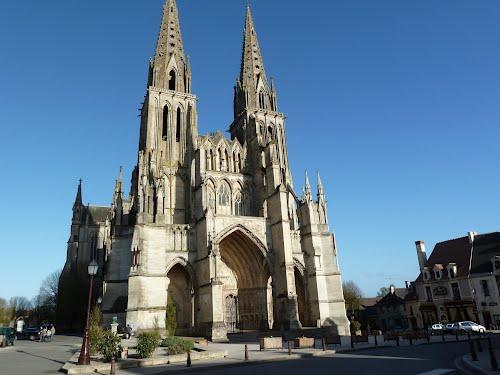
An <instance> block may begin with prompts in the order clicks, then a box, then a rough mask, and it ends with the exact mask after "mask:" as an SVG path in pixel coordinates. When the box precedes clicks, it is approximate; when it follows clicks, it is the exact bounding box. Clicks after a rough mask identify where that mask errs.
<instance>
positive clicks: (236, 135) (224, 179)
mask: <svg viewBox="0 0 500 375" xmlns="http://www.w3.org/2000/svg"><path fill="white" fill-rule="evenodd" d="M234 93H235V94H234V121H233V123H232V124H231V125H230V127H229V129H230V139H228V138H226V137H225V136H224V135H223V134H222V133H221V132H216V133H214V134H209V135H205V136H202V135H199V134H198V126H197V124H198V118H197V110H196V96H195V95H194V94H193V93H192V92H191V70H190V65H189V60H187V59H186V57H185V54H184V48H183V43H182V37H181V32H180V24H179V18H178V10H177V5H176V3H175V0H169V1H168V3H167V4H166V5H165V7H164V10H163V19H162V25H161V28H160V34H159V38H158V43H157V48H156V54H155V57H154V58H153V59H151V60H150V65H149V78H148V89H147V92H146V96H145V100H144V104H143V107H142V111H141V126H140V139H139V152H138V162H137V166H136V167H135V169H134V171H133V174H132V186H131V192H130V194H129V196H128V197H125V196H124V194H123V191H122V177H121V174H120V177H119V178H118V180H117V182H116V186H115V191H114V194H113V201H112V202H113V203H112V205H111V207H109V208H106V210H107V212H108V215H107V216H106V218H105V220H103V221H100V222H98V223H96V224H95V229H94V230H92V233H95V234H94V237H92V235H90V234H89V235H90V236H91V238H93V239H94V240H93V241H94V242H93V244H92V246H93V247H92V248H93V249H95V252H94V253H92V254H91V255H92V256H93V257H95V258H98V261H99V262H100V264H101V266H102V267H101V273H100V274H99V278H100V280H102V283H100V284H98V285H99V286H98V288H99V291H98V293H97V295H99V293H100V295H102V304H101V310H102V312H103V314H104V319H105V321H106V322H109V321H111V319H112V317H113V316H117V317H118V319H119V321H120V322H121V323H122V324H125V323H127V324H132V325H133V326H134V327H135V328H136V329H138V330H148V329H152V328H154V327H155V326H156V325H157V326H158V327H160V328H164V327H165V317H166V311H167V304H168V303H173V304H174V305H175V310H176V315H177V323H178V327H177V333H178V334H202V335H204V336H207V337H209V338H211V339H212V340H214V341H224V340H226V339H227V333H228V332H233V331H238V330H242V329H244V330H266V329H273V328H274V329H298V328H300V327H303V326H314V327H316V326H318V325H321V326H324V327H330V328H331V329H332V330H333V331H335V332H338V333H339V334H341V335H348V334H349V322H348V320H347V318H346V313H345V304H344V298H343V293H342V282H341V274H340V270H339V266H338V260H337V248H336V245H335V238H334V235H333V234H332V233H331V232H330V230H329V225H328V216H327V210H326V199H325V194H324V191H323V185H322V183H321V180H320V179H319V176H318V192H317V199H313V196H312V192H311V187H310V184H309V180H308V178H307V176H306V183H305V189H304V194H303V196H301V197H299V196H298V195H297V194H296V193H295V192H294V188H293V183H292V175H291V171H290V167H289V162H288V150H287V144H286V136H285V116H284V114H283V113H281V112H279V110H278V104H277V95H276V90H275V87H274V84H272V83H269V81H268V79H267V77H266V73H265V71H264V64H263V60H262V55H261V53H260V48H259V43H258V40H257V34H256V31H255V26H254V23H253V19H252V15H251V11H250V8H248V9H247V15H246V20H245V33H244V42H243V54H242V63H241V74H240V77H239V78H238V80H237V82H236V86H235V91H234ZM91 209H93V208H92V207H85V206H83V204H82V200H81V185H80V187H79V196H78V197H77V200H76V202H75V205H74V209H73V210H74V217H73V224H72V230H71V233H72V236H71V238H70V241H69V243H68V259H67V262H66V265H65V267H64V271H63V274H62V276H61V283H60V288H61V291H62V294H61V296H63V297H61V299H60V303H59V304H60V305H61V306H62V305H64V304H65V300H64V296H65V295H67V294H68V293H67V292H66V290H67V289H68V288H67V281H68V280H69V279H71V278H72V277H74V278H76V279H78V280H83V282H84V281H85V275H84V271H83V273H82V272H81V270H82V268H81V267H82V265H83V263H85V262H88V261H90V259H91V258H90V256H89V255H90V253H88V252H86V253H84V254H81V252H83V251H84V250H82V249H86V246H87V244H88V243H89V242H88V238H89V235H84V236H82V235H81V234H82V233H87V232H89V231H90V228H91V225H93V224H92V222H90V221H88V220H87V221H85V218H83V217H81V214H80V212H82V211H85V210H91ZM85 241H87V242H85ZM77 258H78V259H79V260H77V262H80V263H78V264H79V265H80V266H76V265H75V259H77ZM82 262H83V263H82ZM85 266H86V265H85ZM78 267H80V268H79V269H80V272H79V273H78V274H77V273H75V276H71V277H70V274H71V272H73V271H72V270H73V269H76V268H78ZM78 308H80V309H82V306H79V307H78ZM68 314H69V312H68ZM63 316H64V314H63ZM62 320H64V318H62ZM63 323H64V322H61V324H63Z"/></svg>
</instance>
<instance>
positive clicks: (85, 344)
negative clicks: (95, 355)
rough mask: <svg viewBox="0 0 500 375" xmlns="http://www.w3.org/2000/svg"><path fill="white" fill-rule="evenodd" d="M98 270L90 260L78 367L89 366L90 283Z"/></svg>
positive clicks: (97, 266) (95, 264)
mask: <svg viewBox="0 0 500 375" xmlns="http://www.w3.org/2000/svg"><path fill="white" fill-rule="evenodd" d="M98 269H99V265H98V264H97V262H96V261H95V260H92V261H91V262H90V263H89V265H88V267H87V271H88V273H89V276H90V285H89V302H88V306H87V319H86V322H85V332H84V333H83V341H82V348H81V350H80V356H79V357H78V364H79V365H90V351H89V316H90V305H91V303H92V283H93V281H94V276H95V275H96V274H97V270H98Z"/></svg>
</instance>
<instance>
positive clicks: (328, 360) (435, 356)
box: [0, 336, 500, 375]
mask: <svg viewBox="0 0 500 375" xmlns="http://www.w3.org/2000/svg"><path fill="white" fill-rule="evenodd" d="M80 343H81V338H79V337H73V336H56V337H55V339H54V341H53V342H49V343H39V342H32V341H17V342H16V345H15V346H14V347H10V348H7V349H2V350H0V374H2V375H11V374H12V375H32V374H56V373H59V370H60V368H61V367H62V366H63V364H64V363H65V362H66V361H68V360H69V359H70V358H71V357H72V356H74V354H75V352H77V351H78V349H79V345H80ZM493 343H494V346H497V347H498V345H499V344H500V339H498V338H494V340H493ZM244 344H245V343H240V342H239V343H232V344H213V343H210V344H209V346H208V350H211V351H217V350H226V351H227V352H228V355H227V357H226V358H224V359H217V360H212V361H193V364H192V367H191V368H187V367H186V366H185V364H177V365H168V366H167V367H149V368H133V369H128V370H119V371H118V373H119V374H122V375H133V374H143V375H152V374H167V373H171V372H182V373H191V372H199V371H203V372H206V373H210V374H228V373H229V374H231V373H238V374H241V375H245V374H253V373H255V372H256V371H258V372H259V373H260V374H280V373H283V372H285V371H286V372H287V373H289V374H304V373H305V372H309V373H314V374H331V373H332V371H333V372H334V373H336V374H364V373H368V372H369V373H370V374H395V375H396V374H398V375H401V374H408V375H417V374H419V375H420V374H426V375H439V374H470V373H478V372H477V371H475V372H471V370H470V369H468V368H466V367H465V366H464V363H463V361H462V357H463V356H464V355H466V353H467V352H468V349H469V345H468V343H467V342H466V341H461V342H454V341H449V342H445V343H443V342H439V341H435V342H433V343H431V344H426V343H421V344H420V345H412V346H410V345H409V344H408V343H406V344H405V343H403V344H402V346H399V347H398V346H386V347H379V348H371V349H370V348H364V347H360V348H359V349H358V350H355V351H346V352H337V353H336V352H335V351H334V350H332V349H333V348H331V347H330V348H329V349H330V350H329V351H327V352H322V351H321V349H302V350H293V352H292V356H291V357H288V355H287V351H286V350H282V351H265V352H260V351H259V349H258V345H257V344H255V343H247V344H248V345H249V357H250V361H249V362H245V361H244V350H243V348H244ZM485 346H486V345H484V349H485V351H484V352H483V353H479V357H480V359H481V361H480V362H476V363H475V364H476V365H478V366H480V367H482V368H483V369H485V370H488V369H489V357H488V356H487V352H486V348H485ZM337 349H338V348H337ZM100 373H103V374H106V373H109V372H105V371H102V372H100ZM479 373H480V372H479Z"/></svg>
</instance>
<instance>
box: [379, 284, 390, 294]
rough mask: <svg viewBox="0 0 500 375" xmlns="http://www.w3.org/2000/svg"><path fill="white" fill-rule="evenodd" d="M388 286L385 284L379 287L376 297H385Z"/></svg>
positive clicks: (387, 292)
mask: <svg viewBox="0 0 500 375" xmlns="http://www.w3.org/2000/svg"><path fill="white" fill-rule="evenodd" d="M389 291H390V290H389V288H388V287H386V286H383V287H382V288H380V289H379V291H378V292H377V297H385V296H386V295H387V294H389Z"/></svg>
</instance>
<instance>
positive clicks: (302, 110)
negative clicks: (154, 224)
mask: <svg viewBox="0 0 500 375" xmlns="http://www.w3.org/2000/svg"><path fill="white" fill-rule="evenodd" d="M162 3H163V0H147V1H144V0H134V1H133V0H128V1H123V0H106V1H97V0H87V1H77V0H52V1H43V2H42V1H39V0H24V1H17V0H5V1H3V2H2V5H1V6H0V8H1V9H0V51H1V52H0V125H1V129H2V135H3V142H2V147H1V148H0V156H1V159H2V162H3V168H2V170H3V173H2V175H1V176H2V177H1V181H2V183H1V184H0V197H1V198H0V206H1V208H2V214H1V215H0V228H1V232H2V239H1V241H0V254H1V259H2V264H3V267H2V272H1V274H0V296H4V297H10V296H13V295H26V296H28V297H32V296H34V295H35V294H36V292H37V290H38V287H39V285H40V282H41V281H42V279H43V278H44V277H45V276H46V275H47V274H49V273H50V272H52V271H53V270H55V269H57V268H61V267H62V266H63V264H64V261H65V257H66V241H67V239H68V236H69V229H70V228H69V225H70V217H71V206H72V203H73V200H74V196H75V192H76V185H77V181H78V179H79V178H80V177H81V178H83V179H84V188H83V195H84V200H85V202H91V203H92V204H109V203H110V200H111V195H112V190H113V185H114V180H115V178H116V175H117V173H118V169H119V166H120V165H123V166H124V169H125V173H126V176H127V177H126V179H127V180H129V178H130V173H131V171H132V168H133V166H134V163H135V162H136V152H137V142H138V129H139V120H138V118H137V115H138V108H139V106H140V103H141V101H142V98H143V96H144V93H145V84H146V76H147V74H146V73H147V61H148V58H149V57H150V56H151V55H152V54H153V51H154V46H155V42H156V36H157V32H158V29H159V22H160V17H161V9H162ZM178 6H179V8H180V12H181V25H182V32H183V37H184V47H185V49H186V51H187V53H188V54H189V55H190V57H191V62H192V71H193V91H194V92H195V93H196V94H197V95H198V98H199V102H198V110H199V128H200V132H201V133H206V132H208V131H213V130H216V129H222V130H226V129H227V128H228V125H229V124H230V123H231V116H232V88H233V84H234V80H235V78H236V76H237V75H238V73H239V64H240V55H241V43H242V41H241V40H242V30H243V20H244V1H243V0H213V1H200V0H178ZM252 8H253V14H254V19H255V23H256V27H257V32H258V35H259V39H260V44H261V49H262V52H263V55H264V60H265V65H266V71H267V73H268V75H270V76H271V75H272V76H274V77H275V78H276V82H277V87H278V96H279V105H280V109H281V110H282V111H283V112H285V113H286V115H287V118H288V119H287V136H288V145H289V155H290V162H291V164H292V168H293V174H294V180H295V187H296V190H300V189H301V188H302V185H303V180H304V171H305V170H306V169H307V170H309V172H310V175H312V176H314V175H315V171H316V170H320V171H321V174H322V179H323V182H324V185H325V188H326V193H327V197H328V203H329V216H330V222H331V226H332V228H333V229H334V231H335V232H336V234H337V241H338V246H339V253H340V263H341V267H342V271H343V274H344V279H346V280H354V281H355V282H357V283H358V284H359V285H360V286H361V288H362V290H363V292H364V294H365V295H372V294H375V293H376V291H377V290H378V289H379V288H380V287H382V286H385V285H388V284H390V283H396V284H397V285H403V282H404V280H412V279H414V278H415V277H416V276H417V269H418V263H417V258H416V254H415V249H414V241H415V240H419V239H421V240H425V241H426V243H427V246H428V252H430V250H431V248H432V246H433V245H434V243H435V242H437V241H441V240H446V239H449V238H454V237H460V236H463V235H465V234H466V232H467V231H469V230H475V231H478V232H490V231H496V230H498V229H499V226H500V173H499V170H500V169H499V161H500V147H499V141H500V105H499V102H500V26H499V25H500V2H498V1H496V0H483V1H480V2H478V1H475V2H472V1H469V0H467V1H465V0H440V1H435V0H420V1H401V0H377V1H373V0H315V1H308V2H304V1H295V0H288V1H285V0H273V1H265V0H252Z"/></svg>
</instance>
